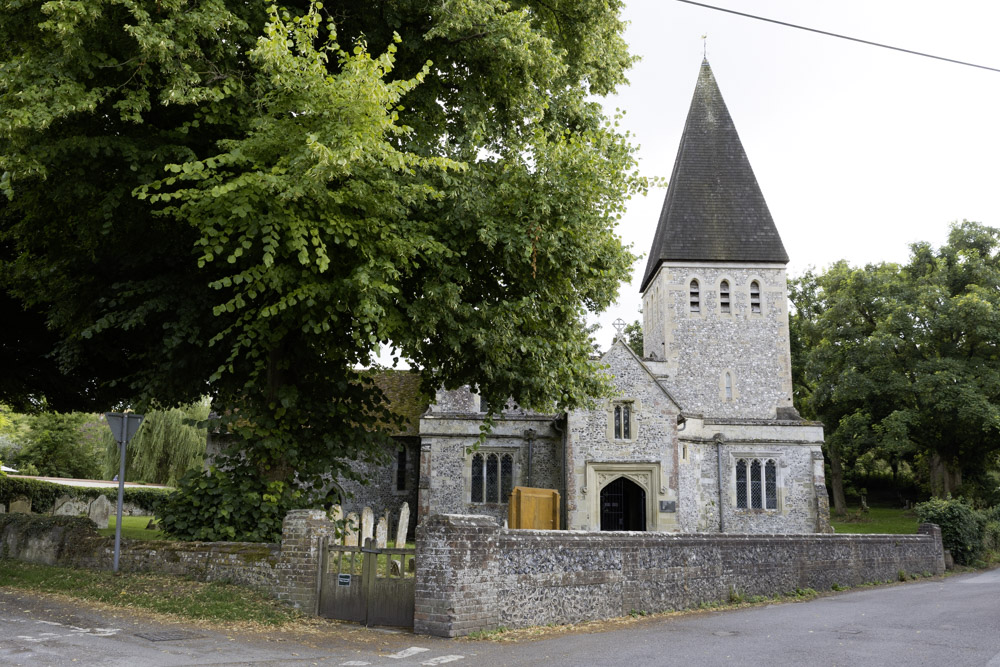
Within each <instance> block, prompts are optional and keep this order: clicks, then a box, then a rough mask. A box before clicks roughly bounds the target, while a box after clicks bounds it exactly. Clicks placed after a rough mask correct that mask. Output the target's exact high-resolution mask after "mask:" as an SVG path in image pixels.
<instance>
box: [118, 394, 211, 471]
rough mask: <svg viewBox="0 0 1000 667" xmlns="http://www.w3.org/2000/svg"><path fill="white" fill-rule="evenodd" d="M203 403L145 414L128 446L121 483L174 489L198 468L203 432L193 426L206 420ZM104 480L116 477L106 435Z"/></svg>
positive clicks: (204, 437)
mask: <svg viewBox="0 0 1000 667" xmlns="http://www.w3.org/2000/svg"><path fill="white" fill-rule="evenodd" d="M208 412H209V406H208V403H207V402H202V403H193V404H191V405H185V406H182V407H180V408H173V409H171V410H152V411H150V412H147V413H146V418H145V420H144V421H143V423H142V428H140V429H139V432H138V433H136V435H135V438H133V439H132V441H131V442H130V443H129V445H128V452H127V456H126V457H125V479H126V481H129V482H148V483H150V484H167V485H169V486H174V485H175V484H176V483H177V480H179V479H180V478H181V477H182V476H183V475H184V473H185V472H187V471H188V470H189V469H191V468H194V467H197V466H200V465H201V460H202V458H203V457H204V456H205V440H206V435H207V434H206V431H205V429H204V428H198V427H197V425H196V423H197V422H200V421H204V420H205V419H207V418H208ZM105 442H106V446H105V450H104V452H105V454H104V476H105V478H106V479H111V478H112V477H113V476H115V475H117V474H118V464H119V460H118V445H117V444H116V443H115V441H114V440H113V439H112V438H111V436H110V432H109V434H108V436H107V437H106V439H105Z"/></svg>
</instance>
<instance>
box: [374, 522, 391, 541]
mask: <svg viewBox="0 0 1000 667" xmlns="http://www.w3.org/2000/svg"><path fill="white" fill-rule="evenodd" d="M388 539H389V522H388V520H386V518H385V517H384V516H381V517H379V519H378V525H377V526H375V548H376V549H385V543H386V541H387V540H388Z"/></svg>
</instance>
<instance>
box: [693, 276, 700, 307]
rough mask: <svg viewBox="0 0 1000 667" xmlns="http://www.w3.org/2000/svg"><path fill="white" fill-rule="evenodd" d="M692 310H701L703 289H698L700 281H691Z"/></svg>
mask: <svg viewBox="0 0 1000 667" xmlns="http://www.w3.org/2000/svg"><path fill="white" fill-rule="evenodd" d="M691 312H692V313H699V312H701V291H700V290H699V289H698V281H697V280H692V281H691Z"/></svg>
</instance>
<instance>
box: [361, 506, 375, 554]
mask: <svg viewBox="0 0 1000 667" xmlns="http://www.w3.org/2000/svg"><path fill="white" fill-rule="evenodd" d="M373 537H375V513H374V512H372V508H371V507H366V508H364V509H363V510H361V544H362V545H364V544H366V540H370V539H371V538H373Z"/></svg>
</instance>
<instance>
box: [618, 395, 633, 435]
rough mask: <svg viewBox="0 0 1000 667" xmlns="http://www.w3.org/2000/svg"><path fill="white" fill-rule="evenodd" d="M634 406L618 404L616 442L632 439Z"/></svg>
mask: <svg viewBox="0 0 1000 667" xmlns="http://www.w3.org/2000/svg"><path fill="white" fill-rule="evenodd" d="M632 412H633V411H632V405H631V404H629V403H617V404H616V405H615V409H614V434H615V440H631V439H632V416H633V415H632Z"/></svg>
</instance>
